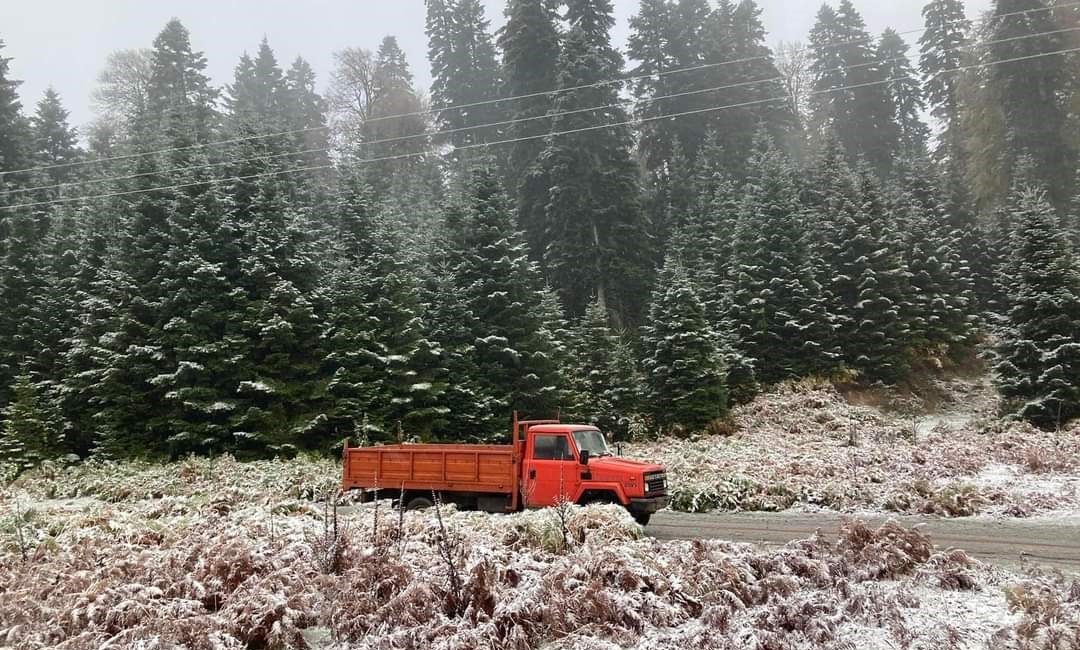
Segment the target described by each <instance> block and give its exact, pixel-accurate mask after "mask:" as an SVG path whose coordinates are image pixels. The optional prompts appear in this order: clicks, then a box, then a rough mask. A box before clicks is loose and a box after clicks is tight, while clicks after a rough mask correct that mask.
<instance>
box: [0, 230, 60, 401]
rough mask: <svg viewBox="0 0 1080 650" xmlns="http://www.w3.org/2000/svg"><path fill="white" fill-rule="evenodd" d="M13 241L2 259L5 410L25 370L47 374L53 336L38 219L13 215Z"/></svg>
mask: <svg viewBox="0 0 1080 650" xmlns="http://www.w3.org/2000/svg"><path fill="white" fill-rule="evenodd" d="M4 226H5V230H6V234H7V237H6V239H5V240H4V249H5V254H4V256H3V258H2V259H0V341H3V347H2V349H0V405H4V404H7V403H8V399H9V397H10V395H9V392H8V391H9V387H10V385H11V382H12V381H13V380H14V377H15V375H16V374H17V373H18V372H19V369H20V368H25V369H27V370H28V371H35V372H36V371H38V370H40V369H41V366H40V365H39V364H40V362H41V353H42V348H43V345H42V343H43V338H44V336H45V333H46V331H47V326H46V322H47V314H46V295H47V293H48V285H47V277H48V272H47V262H46V260H45V257H44V251H43V247H42V239H41V236H42V235H41V227H40V224H39V222H38V220H37V219H35V218H34V217H33V216H31V215H28V214H25V213H23V212H21V211H18V212H14V213H12V212H8V214H7V218H6V219H5V220H4Z"/></svg>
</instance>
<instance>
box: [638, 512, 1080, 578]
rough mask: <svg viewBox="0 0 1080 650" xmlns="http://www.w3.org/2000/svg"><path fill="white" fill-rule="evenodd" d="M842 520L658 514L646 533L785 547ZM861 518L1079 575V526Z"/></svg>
mask: <svg viewBox="0 0 1080 650" xmlns="http://www.w3.org/2000/svg"><path fill="white" fill-rule="evenodd" d="M843 519H844V516H843V515H839V514H831V513H787V512H781V513H739V514H687V513H680V512H659V513H657V514H655V515H654V516H653V519H652V523H650V524H649V526H648V527H647V528H646V529H645V532H646V533H648V534H649V535H652V536H653V537H656V538H657V539H705V538H723V539H727V540H731V541H735V542H750V543H755V544H762V545H765V546H780V545H783V544H786V543H787V542H790V541H792V540H796V539H804V538H806V537H809V536H810V535H812V534H813V533H814V531H815V530H817V529H821V532H822V534H823V535H825V536H827V537H834V536H835V535H836V531H837V530H838V529H839V527H840V523H841V522H842V521H843ZM859 519H862V520H863V521H866V522H867V523H872V524H875V525H877V524H881V523H883V522H884V521H885V520H886V519H894V520H896V521H897V522H898V523H901V524H903V525H905V526H915V525H920V526H921V527H922V528H923V530H925V531H926V532H927V533H929V534H930V537H931V539H933V541H934V544H935V545H936V546H937V547H938V548H939V549H947V548H962V549H964V550H965V551H967V552H968V553H969V554H970V555H972V556H973V557H976V558H978V559H980V560H982V561H984V562H989V563H991V564H996V565H999V566H1003V567H1007V568H1010V569H1016V568H1018V567H1022V566H1031V565H1038V566H1046V567H1056V568H1059V569H1062V570H1065V571H1068V572H1071V573H1080V522H1075V521H1074V522H1073V523H1071V524H1069V523H1055V522H1053V521H1045V520H1023V519H1011V520H987V519H932V518H923V517H903V516H894V517H883V516H873V515H859Z"/></svg>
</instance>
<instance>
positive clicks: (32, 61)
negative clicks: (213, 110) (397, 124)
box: [0, 0, 991, 125]
mask: <svg viewBox="0 0 1080 650" xmlns="http://www.w3.org/2000/svg"><path fill="white" fill-rule="evenodd" d="M614 2H615V11H616V15H617V18H618V24H617V26H616V28H615V33H614V37H615V40H616V42H617V43H618V44H620V46H621V45H622V44H624V43H625V41H626V34H627V31H628V26H627V21H628V19H629V18H630V16H631V15H633V14H634V13H635V12H636V10H637V6H638V0H614ZM990 3H991V0H966V4H967V7H968V14H969V16H972V17H974V16H976V15H977V14H978V13H979V12H981V11H984V10H986V9H988V8H989V6H990ZM485 4H486V6H487V12H488V18H489V19H491V21H492V23H493V25H494V26H495V27H498V26H500V25H501V24H502V22H503V15H502V9H503V6H504V0H485ZM758 4H759V5H761V7H762V9H763V10H764V20H765V26H766V28H767V29H768V30H769V32H770V34H769V40H770V43H771V44H775V43H776V42H778V41H782V40H786V41H792V40H805V39H806V34H807V32H808V31H809V29H810V27H811V26H812V24H813V20H814V14H815V13H816V12H817V9H818V7H819V6H820V3H819V2H817V1H816V0H814V1H805V0H759V2H758ZM923 4H924V0H855V5H856V6H857V7H858V8H859V10H860V11H862V13H863V16H864V18H865V19H866V22H867V25H868V27H869V28H870V30H871V31H872V32H875V33H879V32H881V30H883V29H884V28H885V27H892V28H894V29H896V30H898V31H907V30H913V29H918V28H919V27H921V25H922V17H921V15H920V10H921V8H922V5H923ZM173 16H176V17H177V18H179V19H180V20H181V21H182V22H183V23H184V25H185V26H187V28H188V30H190V32H191V39H192V44H193V46H194V47H195V49H197V50H202V51H203V52H205V53H206V56H207V59H208V63H209V73H210V76H211V77H212V79H213V80H214V82H215V83H216V84H218V85H224V84H226V83H228V82H229V81H230V79H231V77H232V71H233V67H234V66H235V65H236V62H237V60H238V59H239V57H240V54H241V53H242V52H244V51H245V50H247V51H250V52H253V51H254V50H255V49H256V48H257V47H258V43H259V41H260V40H261V39H262V37H263V36H264V35H265V36H266V37H267V38H269V39H270V46H271V47H272V48H273V49H274V52H275V53H276V54H277V58H278V61H279V62H280V63H282V66H283V67H285V65H287V64H288V63H289V62H291V61H292V60H293V59H294V58H295V57H296V56H297V55H298V54H299V55H302V56H303V57H304V58H305V59H307V60H308V61H310V62H311V64H312V65H313V66H314V67H315V70H316V72H317V73H318V75H319V88H320V90H322V89H325V85H326V81H327V77H328V75H329V72H330V69H331V67H332V64H333V57H332V54H333V52H334V51H335V50H339V49H342V48H345V47H350V46H359V47H366V48H369V49H372V50H374V49H375V48H376V47H377V46H378V44H379V41H380V40H381V39H382V37H383V36H384V35H386V34H393V35H395V36H397V38H398V41H399V42H400V44H401V46H402V47H403V48H404V49H405V53H406V55H407V56H408V57H409V64H410V66H411V67H412V70H413V75H414V76H415V78H416V80H417V82H418V85H419V86H420V87H421V88H425V89H426V88H427V86H428V82H429V80H430V77H431V73H430V70H429V68H428V64H427V59H426V53H427V41H426V37H425V35H424V2H423V0H173V1H171V2H167V1H163V0H0V39H2V40H3V41H4V43H5V44H6V47H5V48H4V49H3V50H2V51H0V55H2V56H6V57H11V58H12V59H13V60H12V62H11V69H12V76H13V78H15V79H21V80H23V81H24V83H23V85H22V86H21V87H20V94H21V96H22V100H23V106H24V110H25V111H26V112H27V113H30V112H32V111H33V106H34V105H35V104H36V103H37V101H38V99H39V98H40V97H41V94H42V92H44V90H45V88H46V87H48V86H49V85H50V84H51V85H52V86H54V87H55V88H56V89H57V91H59V92H60V95H61V97H62V98H63V101H64V104H65V105H66V106H67V107H68V109H69V110H70V111H71V113H72V123H73V124H76V125H82V124H84V123H86V122H88V121H89V120H90V118H91V117H92V111H91V105H90V93H91V91H92V90H93V88H94V83H95V78H96V77H97V74H98V72H99V71H100V69H101V67H102V66H103V64H104V62H105V57H106V55H107V54H108V53H109V52H111V51H113V50H120V49H127V48H136V47H149V46H150V44H151V42H152V41H153V40H154V37H155V36H156V35H157V33H158V31H160V30H161V28H162V27H163V26H164V24H165V22H166V21H168V20H169V18H171V17H173ZM906 38H907V39H908V41H909V42H913V41H914V40H915V39H917V38H918V34H910V35H907V36H906Z"/></svg>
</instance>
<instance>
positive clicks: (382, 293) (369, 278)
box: [324, 182, 446, 440]
mask: <svg viewBox="0 0 1080 650" xmlns="http://www.w3.org/2000/svg"><path fill="white" fill-rule="evenodd" d="M341 199H342V200H341V205H342V209H341V212H340V215H339V218H338V231H337V233H336V234H337V237H336V242H337V246H336V255H335V259H334V261H333V267H332V269H331V272H330V274H329V277H328V278H327V287H328V288H327V292H326V293H327V298H328V299H329V301H330V304H331V306H330V313H329V315H328V318H327V324H326V327H327V329H326V333H325V335H324V336H325V338H326V340H327V347H328V354H327V357H326V365H327V371H328V372H329V373H330V376H331V378H330V383H329V386H328V389H327V392H328V394H329V396H330V397H331V400H332V402H331V403H332V407H331V412H330V414H329V417H330V420H331V423H332V424H333V425H334V426H337V427H340V428H342V429H344V430H346V431H348V430H354V432H355V429H354V428H355V427H356V426H358V425H361V424H362V423H364V422H366V423H367V424H368V427H369V429H368V430H367V431H364V432H356V433H362V434H363V435H364V436H366V437H367V438H368V439H372V438H378V439H383V440H387V439H390V438H392V436H393V434H394V433H395V432H396V431H397V430H399V429H400V430H402V431H403V432H404V433H406V434H408V435H410V436H417V437H420V438H422V439H429V438H430V437H431V434H432V431H433V429H434V428H435V427H436V426H437V425H438V424H439V423H440V422H441V420H442V415H443V409H442V408H441V407H440V406H439V400H440V398H441V393H442V391H443V390H444V389H445V384H446V378H445V377H443V376H442V371H441V367H440V365H439V362H440V351H439V349H438V347H437V345H436V344H435V343H433V342H432V341H430V340H429V338H428V336H427V331H426V328H425V325H424V322H423V316H424V314H423V307H422V304H421V299H420V287H419V281H418V279H417V278H416V277H414V275H413V274H412V273H411V272H410V269H409V264H408V262H407V261H406V260H405V259H404V257H403V255H402V254H401V249H402V244H401V242H399V241H398V235H397V233H395V232H394V231H393V230H392V229H391V228H389V227H388V225H387V224H386V223H385V221H384V220H383V219H381V218H380V217H379V216H378V215H376V214H375V212H374V209H373V206H372V202H371V198H370V194H369V192H368V191H367V189H366V188H364V187H363V186H362V185H357V184H356V183H355V182H347V183H346V187H345V188H343V192H342V197H341Z"/></svg>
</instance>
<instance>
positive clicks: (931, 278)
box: [892, 157, 975, 360]
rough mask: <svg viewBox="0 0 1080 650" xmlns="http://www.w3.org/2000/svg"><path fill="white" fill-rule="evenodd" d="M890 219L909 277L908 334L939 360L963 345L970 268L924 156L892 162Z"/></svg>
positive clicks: (970, 301) (968, 325) (969, 322)
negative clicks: (893, 186) (893, 178)
mask: <svg viewBox="0 0 1080 650" xmlns="http://www.w3.org/2000/svg"><path fill="white" fill-rule="evenodd" d="M896 178H897V182H898V185H899V187H898V193H897V196H895V197H894V199H893V203H894V207H893V210H892V212H893V215H894V220H895V221H896V224H897V226H898V227H899V228H901V229H902V232H903V233H904V250H905V259H906V260H907V265H908V271H909V273H910V276H909V281H910V283H911V302H910V305H911V312H910V323H911V337H912V346H913V348H914V349H915V351H916V353H918V354H920V355H923V356H926V357H929V358H932V359H938V360H943V359H945V358H948V357H952V358H954V359H955V358H956V357H957V355H958V354H959V353H961V352H963V351H964V350H965V349H969V347H970V343H971V336H972V334H973V327H974V323H973V315H974V311H975V308H974V289H973V286H972V283H971V280H970V277H971V269H970V265H969V264H968V262H967V260H965V259H964V257H963V256H962V255H961V252H960V250H961V247H962V245H961V239H960V233H958V232H957V231H956V230H954V229H953V228H952V224H951V222H950V220H949V219H947V218H946V214H945V209H946V208H945V206H946V202H945V201H944V200H943V198H942V197H941V195H940V192H939V190H938V188H937V187H936V186H935V179H934V178H933V169H932V167H931V163H930V161H929V160H928V159H926V158H925V157H917V158H907V159H902V160H901V161H899V162H898V163H897V169H896Z"/></svg>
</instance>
